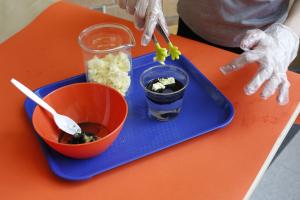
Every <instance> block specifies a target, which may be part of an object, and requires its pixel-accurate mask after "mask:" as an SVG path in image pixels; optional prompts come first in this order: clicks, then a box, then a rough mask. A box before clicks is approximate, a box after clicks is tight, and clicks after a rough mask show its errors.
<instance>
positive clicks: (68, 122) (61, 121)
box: [10, 79, 81, 135]
mask: <svg viewBox="0 0 300 200" xmlns="http://www.w3.org/2000/svg"><path fill="white" fill-rule="evenodd" d="M10 82H11V83H12V84H13V85H14V86H16V87H17V88H18V89H19V90H20V91H21V92H23V93H24V94H25V95H26V96H27V97H29V98H30V99H32V100H33V101H34V102H36V103H37V104H39V105H40V106H41V107H43V108H44V109H45V110H47V111H48V112H50V113H51V114H52V116H53V119H54V121H55V123H56V125H57V126H58V128H59V129H61V130H62V131H64V132H66V133H69V134H71V135H74V134H76V133H81V128H80V127H79V126H78V124H77V123H76V122H74V121H73V120H72V119H71V118H69V117H67V116H65V115H61V114H58V113H57V112H56V111H55V110H54V109H53V108H52V107H51V106H49V104H47V103H46V102H45V101H44V100H43V99H41V98H40V97H39V96H37V95H36V94H34V93H33V92H32V91H31V90H30V89H28V88H27V87H26V86H25V85H23V84H22V83H20V82H19V81H17V80H15V79H11V80H10Z"/></svg>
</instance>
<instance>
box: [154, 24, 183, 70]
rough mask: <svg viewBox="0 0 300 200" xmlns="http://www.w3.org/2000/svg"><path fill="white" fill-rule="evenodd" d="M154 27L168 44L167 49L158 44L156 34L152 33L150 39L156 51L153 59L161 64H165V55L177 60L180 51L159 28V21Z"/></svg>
mask: <svg viewBox="0 0 300 200" xmlns="http://www.w3.org/2000/svg"><path fill="white" fill-rule="evenodd" d="M156 28H157V30H158V31H159V33H160V34H161V35H162V36H163V38H164V40H165V41H166V43H167V44H168V50H167V49H166V48H163V47H161V46H160V44H159V42H158V40H157V38H156V36H155V35H154V34H153V36H152V40H153V42H154V47H155V52H156V56H155V57H154V60H155V61H157V62H160V63H161V64H165V60H166V57H168V56H171V59H172V60H178V59H179V57H180V55H181V52H180V51H179V49H178V47H177V46H174V45H173V44H172V42H171V40H170V39H169V37H168V35H167V34H166V33H165V31H164V30H163V29H162V28H161V25H160V24H159V23H158V25H157V26H156Z"/></svg>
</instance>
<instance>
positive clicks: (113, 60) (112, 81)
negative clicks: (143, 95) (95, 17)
mask: <svg viewBox="0 0 300 200" xmlns="http://www.w3.org/2000/svg"><path fill="white" fill-rule="evenodd" d="M78 42H79V45H80V47H81V49H82V53H83V61H84V65H85V73H86V78H87V81H89V82H97V83H101V84H105V85H108V86H110V87H113V88H115V89H116V90H118V91H119V92H120V93H121V94H123V95H127V94H128V91H129V88H130V85H131V75H132V74H131V73H132V70H131V69H132V56H131V48H132V47H134V46H135V39H134V37H133V34H132V32H131V31H130V30H129V28H127V27H126V26H123V25H120V24H96V25H93V26H91V27H88V28H86V29H85V30H83V31H82V32H81V33H80V35H79V37H78Z"/></svg>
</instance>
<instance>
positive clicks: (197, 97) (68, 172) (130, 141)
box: [25, 54, 234, 180]
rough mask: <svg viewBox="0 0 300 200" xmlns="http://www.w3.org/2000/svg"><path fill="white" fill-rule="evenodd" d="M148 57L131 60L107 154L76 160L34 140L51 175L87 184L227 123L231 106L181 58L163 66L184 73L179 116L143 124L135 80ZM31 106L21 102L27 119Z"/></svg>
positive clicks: (140, 95) (44, 89)
mask: <svg viewBox="0 0 300 200" xmlns="http://www.w3.org/2000/svg"><path fill="white" fill-rule="evenodd" d="M152 58H153V54H148V55H145V56H141V57H138V58H134V59H133V76H132V88H131V91H130V93H129V96H128V98H127V102H128V105H129V113H128V117H127V119H126V123H125V125H124V127H123V130H122V131H121V133H120V135H119V137H118V138H117V140H116V141H115V142H114V144H113V145H112V146H111V147H110V148H109V149H108V150H107V151H105V152H104V153H102V154H101V155H99V156H97V157H95V158H91V159H86V160H76V159H71V158H67V157H64V156H62V155H60V154H59V153H57V152H55V151H53V150H52V149H50V148H49V147H48V146H47V145H46V144H45V143H44V142H43V141H42V140H41V139H40V138H39V140H40V141H41V144H42V148H43V150H44V153H45V155H46V158H47V160H48V163H49V165H50V168H51V170H52V171H53V172H54V173H55V174H56V175H58V176H59V177H61V178H64V179H68V180H84V179H88V178H91V177H93V176H94V175H97V174H99V173H102V172H104V171H107V170H110V169H113V168H115V167H117V166H120V165H123V164H125V163H128V162H131V161H133V160H136V159H138V158H141V157H144V156H146V155H149V154H152V153H155V152H157V151H159V150H162V149H165V148H167V147H170V146H173V145H175V144H178V143H180V142H183V141H186V140H188V139H191V138H194V137H197V136H200V135H202V134H205V133H208V132H210V131H212V130H215V129H218V128H221V127H224V126H226V125H227V124H228V123H230V121H231V120H232V118H233V113H234V111H233V107H232V105H231V103H230V102H229V101H228V100H227V98H226V97H224V96H223V95H222V94H221V92H220V91H219V90H218V89H217V88H215V87H214V86H213V85H212V83H210V82H209V80H207V79H206V78H205V77H204V75H202V74H201V73H200V72H199V71H198V70H197V69H196V68H195V66H193V64H192V63H190V62H189V61H188V60H187V59H186V58H185V57H184V56H182V58H181V59H180V60H179V61H167V64H172V65H176V66H179V67H182V68H183V69H185V70H186V71H187V72H188V74H189V78H190V83H189V86H188V88H187V90H186V93H185V98H184V103H183V107H182V111H181V113H180V114H179V115H178V116H177V117H176V118H175V119H172V120H171V121H168V122H158V121H155V120H151V119H149V118H148V117H147V112H146V111H147V107H146V102H145V97H144V92H143V89H142V88H141V86H140V85H139V76H140V74H141V73H142V72H143V71H144V70H145V69H147V68H149V67H151V66H154V65H157V63H153V62H152ZM84 81H85V76H84V75H79V76H76V77H72V78H69V79H66V80H62V81H59V82H56V83H52V84H49V85H47V86H44V87H41V88H39V89H37V90H36V91H35V92H36V93H37V94H38V95H40V96H45V95H47V94H48V93H50V92H51V91H53V90H55V89H56V88H59V87H62V86H64V85H68V84H72V83H77V82H84ZM35 106H36V104H35V103H33V102H32V101H31V100H30V99H27V100H26V102H25V109H26V112H27V115H28V117H29V119H30V120H31V117H32V113H33V110H34V108H35Z"/></svg>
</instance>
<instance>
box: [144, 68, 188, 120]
mask: <svg viewBox="0 0 300 200" xmlns="http://www.w3.org/2000/svg"><path fill="white" fill-rule="evenodd" d="M170 77H173V78H175V80H176V84H177V83H178V85H180V87H177V88H178V90H165V91H164V92H157V91H153V90H152V89H151V87H152V86H151V83H153V81H156V80H158V79H161V78H170ZM179 83H180V84H179ZM140 84H141V86H142V87H143V89H144V91H145V96H146V101H147V105H148V115H149V117H151V118H154V119H157V120H159V121H168V120H170V119H172V118H174V117H176V116H177V115H178V114H179V113H180V111H181V108H182V103H183V97H184V93H185V90H186V88H187V86H188V84H189V77H188V74H187V73H186V72H185V71H184V70H183V69H182V68H180V67H176V66H172V65H159V66H155V67H151V68H149V69H147V70H145V71H144V72H143V73H142V74H141V76H140Z"/></svg>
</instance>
